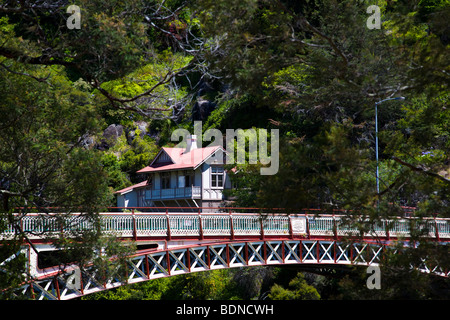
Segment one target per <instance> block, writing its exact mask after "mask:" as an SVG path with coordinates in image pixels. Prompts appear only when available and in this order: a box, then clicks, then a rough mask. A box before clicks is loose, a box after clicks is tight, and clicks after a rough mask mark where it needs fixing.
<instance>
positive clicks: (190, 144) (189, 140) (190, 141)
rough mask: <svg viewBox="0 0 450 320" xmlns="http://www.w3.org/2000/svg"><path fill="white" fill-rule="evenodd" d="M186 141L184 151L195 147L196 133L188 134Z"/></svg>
mask: <svg viewBox="0 0 450 320" xmlns="http://www.w3.org/2000/svg"><path fill="white" fill-rule="evenodd" d="M186 141H187V144H186V150H185V151H184V153H188V152H191V151H192V150H194V149H197V136H196V135H191V136H188V137H187V139H186Z"/></svg>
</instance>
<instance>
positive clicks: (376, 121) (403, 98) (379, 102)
mask: <svg viewBox="0 0 450 320" xmlns="http://www.w3.org/2000/svg"><path fill="white" fill-rule="evenodd" d="M389 100H405V97H396V98H388V99H384V100H381V101H378V102H375V155H376V159H377V173H376V179H377V194H379V193H380V176H379V168H378V105H379V104H381V103H382V102H385V101H389Z"/></svg>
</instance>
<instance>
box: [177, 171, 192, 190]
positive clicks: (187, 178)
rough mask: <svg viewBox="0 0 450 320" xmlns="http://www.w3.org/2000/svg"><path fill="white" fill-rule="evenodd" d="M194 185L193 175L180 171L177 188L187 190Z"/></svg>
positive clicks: (190, 172)
mask: <svg viewBox="0 0 450 320" xmlns="http://www.w3.org/2000/svg"><path fill="white" fill-rule="evenodd" d="M193 185H194V174H193V172H192V171H188V170H186V171H182V172H180V175H179V176H178V188H187V187H191V186H193Z"/></svg>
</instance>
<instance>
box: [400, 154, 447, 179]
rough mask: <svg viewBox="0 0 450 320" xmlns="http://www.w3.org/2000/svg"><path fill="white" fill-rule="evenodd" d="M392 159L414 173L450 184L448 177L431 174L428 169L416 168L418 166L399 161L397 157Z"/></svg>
mask: <svg viewBox="0 0 450 320" xmlns="http://www.w3.org/2000/svg"><path fill="white" fill-rule="evenodd" d="M392 159H393V160H394V161H396V162H398V163H400V164H401V165H404V166H406V167H408V168H410V169H411V170H413V171H416V172H422V173H425V174H426V175H429V176H431V177H434V178H438V179H440V180H442V181H444V182H447V183H450V179H447V178H446V177H444V176H441V175H440V174H437V173H435V172H431V171H429V170H427V169H424V168H420V167H416V166H414V165H412V164H411V163H408V162H406V161H403V160H401V159H399V158H397V157H392Z"/></svg>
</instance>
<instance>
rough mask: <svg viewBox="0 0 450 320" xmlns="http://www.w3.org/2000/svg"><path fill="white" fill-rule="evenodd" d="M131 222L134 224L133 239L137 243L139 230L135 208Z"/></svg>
mask: <svg viewBox="0 0 450 320" xmlns="http://www.w3.org/2000/svg"><path fill="white" fill-rule="evenodd" d="M131 221H132V223H133V239H134V241H137V228H136V218H135V216H134V208H133V209H131Z"/></svg>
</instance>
